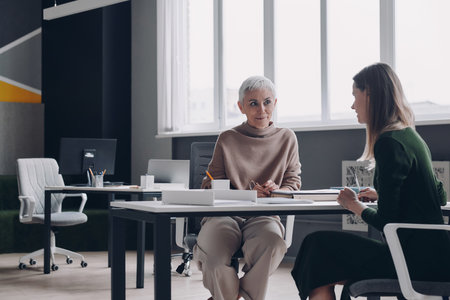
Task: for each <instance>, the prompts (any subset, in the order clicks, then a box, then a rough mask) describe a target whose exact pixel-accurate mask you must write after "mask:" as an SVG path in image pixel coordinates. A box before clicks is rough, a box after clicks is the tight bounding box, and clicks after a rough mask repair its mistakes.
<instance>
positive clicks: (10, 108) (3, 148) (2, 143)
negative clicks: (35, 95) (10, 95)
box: [0, 102, 44, 175]
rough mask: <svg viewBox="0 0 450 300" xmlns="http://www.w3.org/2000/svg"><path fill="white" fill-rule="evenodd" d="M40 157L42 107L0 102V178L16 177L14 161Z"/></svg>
mask: <svg viewBox="0 0 450 300" xmlns="http://www.w3.org/2000/svg"><path fill="white" fill-rule="evenodd" d="M43 154H44V105H43V104H30V103H14V102H0V175H12V174H16V159H17V158H23V157H42V156H43Z"/></svg>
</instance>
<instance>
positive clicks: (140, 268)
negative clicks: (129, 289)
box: [136, 221, 145, 289]
mask: <svg viewBox="0 0 450 300" xmlns="http://www.w3.org/2000/svg"><path fill="white" fill-rule="evenodd" d="M136 252H137V258H136V266H137V267H136V288H138V289H142V288H143V287H144V264H145V222H143V221H137V251H136Z"/></svg>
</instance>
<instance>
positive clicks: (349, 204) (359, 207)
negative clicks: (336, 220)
mask: <svg viewBox="0 0 450 300" xmlns="http://www.w3.org/2000/svg"><path fill="white" fill-rule="evenodd" d="M337 202H338V203H339V204H340V205H342V207H343V208H345V209H348V210H350V211H351V212H353V213H354V214H356V215H358V216H360V215H361V213H362V211H363V210H364V209H366V208H367V206H366V205H365V204H364V203H362V202H360V201H359V200H358V196H357V195H356V193H355V192H354V191H353V190H352V189H350V188H348V187H345V188H344V189H343V190H341V191H340V192H339V195H338V198H337Z"/></svg>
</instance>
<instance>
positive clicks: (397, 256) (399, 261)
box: [383, 223, 450, 300]
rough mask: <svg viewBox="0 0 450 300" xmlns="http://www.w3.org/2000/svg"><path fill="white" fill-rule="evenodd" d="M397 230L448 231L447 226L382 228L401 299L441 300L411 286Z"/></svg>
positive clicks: (394, 225)
mask: <svg viewBox="0 0 450 300" xmlns="http://www.w3.org/2000/svg"><path fill="white" fill-rule="evenodd" d="M399 228H410V229H427V230H447V231H450V226H449V225H440V224H410V223H389V224H386V226H384V229H383V231H384V234H385V236H386V241H387V244H388V246H389V250H390V251H391V255H392V259H393V261H394V266H395V271H396V272H397V276H398V281H399V284H400V289H401V291H402V294H403V297H405V298H406V299H417V300H419V299H428V300H434V299H436V300H438V299H442V297H441V296H429V295H423V294H420V293H418V292H416V291H415V290H414V288H413V286H412V283H411V278H410V276H409V272H408V266H407V265H406V261H405V256H404V254H403V250H402V247H401V244H400V240H399V238H398V234H397V230H398V229H399Z"/></svg>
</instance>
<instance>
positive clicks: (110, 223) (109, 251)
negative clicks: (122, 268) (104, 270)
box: [108, 193, 116, 268]
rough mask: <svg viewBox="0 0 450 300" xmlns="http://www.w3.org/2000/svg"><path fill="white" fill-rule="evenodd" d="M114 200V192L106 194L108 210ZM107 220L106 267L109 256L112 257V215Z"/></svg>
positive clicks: (109, 259)
mask: <svg viewBox="0 0 450 300" xmlns="http://www.w3.org/2000/svg"><path fill="white" fill-rule="evenodd" d="M114 200H116V196H115V195H114V193H111V194H108V210H109V209H111V202H113V201H114ZM108 222H109V226H108V228H109V231H108V268H110V267H111V257H112V240H113V236H112V230H111V228H112V217H111V215H109V216H108Z"/></svg>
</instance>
